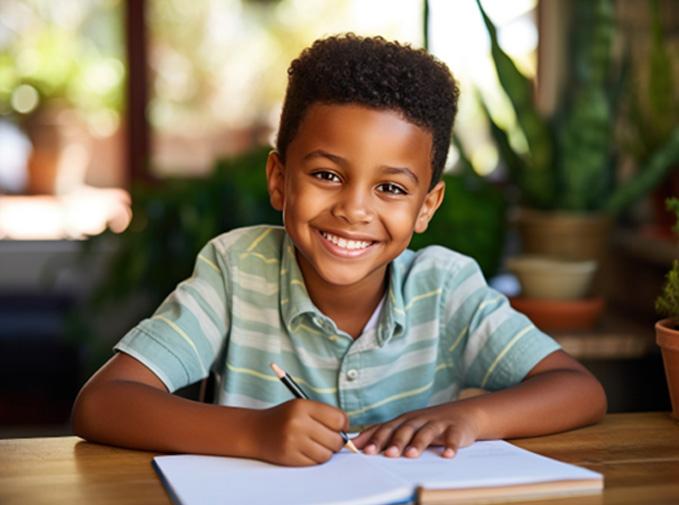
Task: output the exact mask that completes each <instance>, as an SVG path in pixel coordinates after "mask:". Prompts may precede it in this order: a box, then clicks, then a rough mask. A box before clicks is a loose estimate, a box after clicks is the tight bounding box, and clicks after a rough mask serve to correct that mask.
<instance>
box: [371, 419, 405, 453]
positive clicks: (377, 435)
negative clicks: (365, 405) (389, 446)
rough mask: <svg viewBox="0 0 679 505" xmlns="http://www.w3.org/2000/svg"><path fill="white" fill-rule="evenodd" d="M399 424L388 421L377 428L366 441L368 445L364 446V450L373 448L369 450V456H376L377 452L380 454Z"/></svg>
mask: <svg viewBox="0 0 679 505" xmlns="http://www.w3.org/2000/svg"><path fill="white" fill-rule="evenodd" d="M398 425H399V423H396V422H394V421H390V422H388V423H386V424H381V425H380V426H378V427H377V429H376V430H375V432H374V433H373V434H372V436H371V437H370V439H369V440H368V445H367V446H366V450H368V448H369V447H370V446H374V449H372V450H369V451H368V453H369V454H377V453H379V452H382V449H384V448H385V444H386V443H387V441H388V440H389V438H390V437H391V434H392V433H393V431H394V430H395V429H396V428H397V427H398Z"/></svg>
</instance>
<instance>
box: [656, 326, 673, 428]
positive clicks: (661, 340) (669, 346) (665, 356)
mask: <svg viewBox="0 0 679 505" xmlns="http://www.w3.org/2000/svg"><path fill="white" fill-rule="evenodd" d="M655 341H656V342H657V344H658V345H659V346H660V350H661V351H662V360H663V364H664V365H665V377H666V378H667V389H669V391H670V400H672V417H674V418H675V419H679V324H678V323H677V321H676V320H673V319H663V320H662V321H658V322H657V323H655Z"/></svg>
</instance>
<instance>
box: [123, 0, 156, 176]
mask: <svg viewBox="0 0 679 505" xmlns="http://www.w3.org/2000/svg"><path fill="white" fill-rule="evenodd" d="M125 45H126V47H125V51H126V54H127V83H126V85H125V90H126V111H125V112H126V123H127V129H126V143H125V144H126V150H127V153H126V158H127V166H126V171H127V184H128V187H129V186H130V184H131V183H132V182H133V181H134V182H136V181H149V180H151V179H152V176H151V173H150V171H149V165H150V159H151V152H150V141H149V139H150V134H149V125H148V120H147V117H146V109H147V104H148V89H149V88H148V48H147V30H146V1H145V0H126V1H125Z"/></svg>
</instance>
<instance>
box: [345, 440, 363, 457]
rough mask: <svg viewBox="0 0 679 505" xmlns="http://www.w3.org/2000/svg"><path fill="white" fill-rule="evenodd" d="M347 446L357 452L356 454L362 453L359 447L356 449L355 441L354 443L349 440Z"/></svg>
mask: <svg viewBox="0 0 679 505" xmlns="http://www.w3.org/2000/svg"><path fill="white" fill-rule="evenodd" d="M346 446H347V447H348V448H349V450H350V451H351V452H353V453H355V454H360V453H361V451H359V450H358V449H356V446H355V445H354V443H353V442H352V441H351V440H349V441H348V442H347V443H346Z"/></svg>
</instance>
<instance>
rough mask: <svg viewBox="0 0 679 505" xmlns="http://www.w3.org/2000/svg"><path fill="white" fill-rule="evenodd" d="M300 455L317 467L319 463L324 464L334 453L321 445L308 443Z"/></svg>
mask: <svg viewBox="0 0 679 505" xmlns="http://www.w3.org/2000/svg"><path fill="white" fill-rule="evenodd" d="M301 452H302V454H303V455H304V456H306V457H308V458H309V459H311V460H312V463H311V464H313V465H318V464H320V463H325V462H326V461H328V460H329V459H330V458H331V457H332V455H333V454H334V451H332V450H330V449H328V448H327V447H324V446H322V445H321V444H318V443H314V442H313V441H309V443H308V444H306V445H305V447H304V448H303V449H302V451H301Z"/></svg>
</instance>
